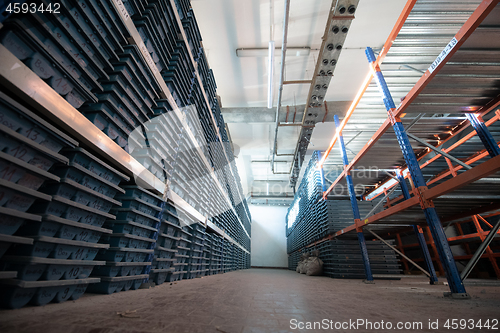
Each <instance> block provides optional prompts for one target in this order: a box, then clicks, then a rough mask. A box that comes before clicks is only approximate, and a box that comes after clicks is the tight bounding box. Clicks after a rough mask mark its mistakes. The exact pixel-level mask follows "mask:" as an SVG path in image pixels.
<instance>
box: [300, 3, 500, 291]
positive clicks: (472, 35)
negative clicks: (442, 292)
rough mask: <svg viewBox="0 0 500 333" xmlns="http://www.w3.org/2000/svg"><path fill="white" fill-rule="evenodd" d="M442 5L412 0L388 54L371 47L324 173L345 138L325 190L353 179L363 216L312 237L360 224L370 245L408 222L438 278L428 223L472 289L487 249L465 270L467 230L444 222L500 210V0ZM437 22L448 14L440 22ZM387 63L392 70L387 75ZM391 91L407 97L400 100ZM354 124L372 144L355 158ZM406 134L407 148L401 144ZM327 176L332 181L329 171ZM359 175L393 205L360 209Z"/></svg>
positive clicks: (452, 271) (455, 275) (453, 284)
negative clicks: (449, 233) (463, 233)
mask: <svg viewBox="0 0 500 333" xmlns="http://www.w3.org/2000/svg"><path fill="white" fill-rule="evenodd" d="M462 5H463V6H462ZM436 6H441V5H440V4H439V5H438V4H433V3H430V2H426V1H418V0H410V1H408V2H407V5H406V7H405V9H404V11H403V13H402V14H401V16H400V18H399V20H398V22H397V24H396V25H395V27H394V29H393V31H392V33H391V35H390V36H389V38H388V39H387V42H386V44H385V45H384V48H383V49H382V50H381V51H380V53H379V54H378V57H375V55H374V54H373V51H372V50H371V49H367V51H366V53H367V56H368V59H369V62H370V66H371V68H370V72H369V73H368V76H367V78H366V80H365V82H364V83H363V85H362V87H361V89H360V92H359V94H358V96H357V97H356V99H355V100H354V101H353V103H352V105H351V108H350V109H349V111H348V113H347V115H346V117H344V119H343V121H342V123H338V124H337V131H336V134H335V136H334V139H333V140H332V144H331V146H330V147H329V149H328V150H327V151H326V153H325V154H324V155H323V157H322V159H321V161H320V162H319V163H318V166H319V167H322V168H323V172H324V174H326V175H328V174H329V173H331V172H333V171H332V170H330V166H331V165H336V164H338V161H339V157H338V156H335V155H334V154H330V153H331V151H332V148H333V146H334V145H335V143H336V142H337V141H338V142H339V143H340V146H341V152H342V156H343V162H344V163H343V164H344V168H343V169H341V170H340V171H338V172H337V173H336V174H335V176H336V179H335V180H334V181H330V182H329V183H331V185H330V186H329V188H328V189H326V190H325V191H324V193H323V200H327V201H328V200H329V198H330V197H331V196H332V192H333V191H334V189H336V186H338V185H342V186H344V187H345V186H346V185H347V188H348V193H347V194H349V195H350V197H351V203H352V204H353V215H354V218H353V219H354V224H352V223H351V225H350V226H347V227H345V228H342V229H340V230H337V231H335V232H333V233H331V234H330V235H328V236H327V237H324V238H322V239H318V240H317V241H315V242H314V243H311V244H310V245H308V246H315V245H317V244H320V243H322V242H324V241H328V240H330V239H335V238H338V239H339V240H340V239H348V238H353V237H354V238H355V237H356V234H357V235H358V238H359V244H360V246H361V248H362V249H363V248H364V247H366V245H365V244H366V242H365V241H364V239H363V238H364V237H370V238H373V232H374V231H376V232H377V233H378V234H379V235H388V234H390V235H391V236H392V237H395V234H397V233H398V232H401V231H406V232H407V231H408V230H410V229H411V228H412V226H413V228H414V231H415V233H416V235H417V237H418V243H419V246H420V247H421V250H422V251H423V258H424V259H422V260H421V261H424V262H425V263H426V265H427V267H428V273H429V276H430V279H431V283H432V282H433V280H435V274H433V272H432V271H433V264H432V258H431V256H430V255H429V253H428V249H427V241H426V240H425V238H424V237H423V230H422V227H423V228H424V229H425V231H427V232H428V236H430V235H432V239H433V242H431V244H430V245H431V249H432V250H433V252H434V255H433V256H434V257H438V256H439V259H440V260H439V262H440V264H441V265H442V266H443V269H442V271H444V273H445V274H446V276H447V278H448V283H449V286H450V289H451V296H452V297H457V298H464V297H468V295H467V294H466V292H465V288H464V287H463V282H462V281H463V280H464V279H465V278H466V276H467V274H468V272H470V269H471V268H472V267H473V265H474V263H475V262H476V257H477V256H479V257H481V256H482V253H479V252H478V253H476V255H475V256H474V257H473V259H471V261H470V263H469V264H468V265H467V267H466V268H465V269H464V271H463V272H462V274H459V272H458V270H457V267H456V264H455V261H454V260H453V254H452V251H451V249H450V245H449V242H456V241H458V239H459V238H457V239H453V238H452V239H447V237H446V235H445V234H444V231H443V225H450V224H453V223H456V222H457V221H460V220H463V219H464V218H467V217H471V216H472V218H474V216H475V215H477V214H482V213H487V212H489V213H491V214H495V212H496V211H498V209H499V208H500V206H499V198H498V197H497V196H495V193H494V188H495V186H496V185H495V184H497V179H498V178H496V177H495V174H496V176H498V171H499V170H500V160H499V157H498V142H496V140H495V139H493V138H494V137H497V138H498V132H499V130H498V125H497V120H498V116H499V115H498V113H499V111H498V110H497V108H498V106H499V104H500V103H499V99H498V96H499V93H500V91H499V90H498V87H496V86H495V85H494V84H493V83H494V80H495V79H498V63H497V62H495V61H493V60H492V59H493V58H495V55H498V52H499V50H500V45H498V43H491V40H493V39H495V37H493V36H497V35H498V33H499V27H498V18H499V15H500V8H499V6H498V1H490V0H485V1H482V2H480V3H479V2H470V3H464V4H458V5H454V4H451V3H450V4H448V6H450V8H449V10H447V11H446V12H447V13H446V15H440V14H439V15H438V14H435V15H434V14H432V13H433V11H434V10H435V9H436ZM453 6H454V7H453ZM476 7H477V8H476ZM439 9H440V10H441V11H443V10H445V9H446V8H441V7H440V8H439ZM472 11H473V12H472ZM422 15H427V16H426V17H425V20H426V22H422ZM433 20H436V21H435V22H434V21H433ZM436 22H442V24H438V25H436V24H434V25H433V23H436ZM431 26H432V28H431ZM456 31H458V32H457V33H455V32H456ZM450 40H451V41H450ZM495 40H496V39H495ZM410 41H411V43H410ZM391 46H392V48H391ZM436 56H437V57H436ZM384 59H385V60H384ZM434 59H435V60H434ZM429 66H430V67H429ZM427 67H428V68H427ZM424 68H425V69H424ZM405 71H406V72H407V74H408V75H406V74H405V73H404V72H405ZM382 72H383V73H384V74H386V75H385V80H384V75H382ZM418 73H419V74H418ZM422 74H423V75H422ZM373 77H375V78H376V81H377V85H378V88H379V89H380V90H381V91H382V92H383V93H382V98H383V104H382V105H381V104H380V102H377V100H376V99H375V93H374V91H375V89H377V86H376V85H373V84H371V83H370V82H371V81H372V78H373ZM389 90H391V91H389ZM391 93H394V94H395V95H396V96H398V97H401V103H400V104H399V105H398V106H397V107H396V105H395V104H394V102H393V98H392V97H391ZM379 101H380V99H379ZM358 109H360V113H359V114H357V113H358V111H357V110H358ZM355 110H356V112H353V111H355ZM382 110H383V111H382ZM367 111H369V112H370V118H373V119H377V120H378V119H379V124H381V126H380V127H378V129H377V128H376V127H375V128H373V125H372V128H373V129H372V128H370V127H368V126H367V125H366V121H363V120H362V118H363V113H364V112H367ZM424 113H425V115H426V116H425V117H424ZM387 114H388V115H389V117H387ZM363 123H364V124H363ZM363 125H364V127H363ZM350 126H354V127H356V126H357V127H358V128H360V129H361V132H363V135H362V136H360V137H359V138H358V142H366V144H364V146H363V145H359V144H358V145H357V146H354V145H351V146H350V147H349V148H350V150H356V151H357V153H355V154H354V155H355V156H354V157H353V158H351V161H350V162H349V161H347V160H346V159H347V158H346V149H345V144H344V142H343V140H342V134H343V133H342V131H343V130H344V129H345V128H351V127H350ZM391 128H392V129H393V130H394V132H395V134H396V137H395V136H394V133H393V130H391ZM467 132H469V133H467ZM407 133H409V134H407ZM359 134H361V133H359ZM359 134H358V135H359ZM365 137H366V139H364V138H365ZM410 139H411V140H413V141H412V142H410ZM413 142H416V143H413ZM398 144H399V146H400V149H398V148H396V147H397V146H398ZM445 147H446V148H445ZM443 148H444V149H443ZM401 151H402V152H403V156H401ZM447 153H448V154H447ZM432 154H435V155H432ZM449 154H451V155H449ZM329 155H330V156H329ZM341 161H342V160H341ZM373 165H376V166H377V167H376V168H377V169H376V170H375V171H376V172H375V175H373V174H368V176H366V170H370V169H371V167H370V166H373ZM382 170H383V171H387V172H389V174H390V177H388V176H387V173H383V174H382V175H380V173H378V171H382ZM361 172H364V174H362V173H361ZM424 177H425V178H424ZM450 177H451V178H450ZM405 178H406V179H408V180H409V181H410V183H409V185H410V186H408V184H407V182H406V179H405ZM323 181H324V182H327V183H328V179H324V180H323ZM346 183H347V184H346ZM366 184H370V185H372V184H373V188H370V189H368V190H367V189H366V186H365V185H366ZM357 185H363V186H364V188H365V190H364V193H363V194H362V199H363V200H373V199H375V198H377V197H378V196H383V195H385V197H383V198H382V199H381V201H380V205H378V207H383V208H384V209H383V210H382V211H380V212H375V213H374V212H370V213H369V214H366V216H361V215H357V209H356V207H354V206H356V204H357V201H358V200H357V199H356V194H355V193H354V187H355V186H357ZM397 185H399V187H398V186H397ZM408 188H410V189H411V190H408ZM344 194H346V193H345V191H344ZM358 195H359V194H358ZM386 199H387V202H386ZM385 202H386V204H385V207H384V206H382V204H383V203H385ZM422 212H424V213H425V214H422ZM492 212H493V213H492ZM351 221H352V220H351ZM409 221H411V222H409ZM491 227H492V232H495V233H496V231H497V230H498V229H497V228H498V225H497V226H494V225H493V223H492V224H491ZM354 231H356V233H354ZM479 233H480V232H479ZM487 234H489V233H483V234H482V237H479V239H480V240H483V239H486V237H487V236H486V235H487ZM360 236H364V237H360ZM429 239H430V237H429ZM483 245H487V244H483ZM413 246H415V245H413ZM490 251H491V249H490ZM490 251H488V253H487V254H486V256H487V257H488V258H490V260H491V258H496V257H495V254H494V253H492V252H490ZM362 252H364V251H362ZM363 257H364V264H365V267H366V268H365V277H366V278H367V280H371V279H372V274H371V270H370V260H369V258H368V256H367V255H364V256H363ZM293 261H294V260H291V262H293ZM440 270H441V269H440Z"/></svg>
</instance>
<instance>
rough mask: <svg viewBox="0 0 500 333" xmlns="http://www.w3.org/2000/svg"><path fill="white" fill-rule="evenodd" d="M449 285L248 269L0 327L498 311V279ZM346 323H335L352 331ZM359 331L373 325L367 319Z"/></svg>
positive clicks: (98, 327) (210, 326) (50, 310)
mask: <svg viewBox="0 0 500 333" xmlns="http://www.w3.org/2000/svg"><path fill="white" fill-rule="evenodd" d="M447 290H448V287H446V286H444V285H438V286H431V285H429V284H428V283H427V281H426V279H424V278H421V277H418V278H413V277H412V278H405V279H404V280H401V281H379V280H378V281H376V284H374V285H367V284H364V283H362V282H361V281H360V280H338V279H330V278H327V277H308V276H305V275H301V274H297V273H295V272H291V271H287V270H271V269H250V270H243V271H235V272H230V273H226V274H221V275H215V276H209V277H204V278H201V279H194V280H187V281H181V282H179V283H174V284H172V285H170V284H169V283H166V284H163V285H160V286H157V287H155V288H151V289H143V290H136V291H127V292H120V293H117V294H113V295H93V294H85V295H84V296H83V297H82V298H80V299H79V300H77V301H69V302H66V303H61V304H49V305H46V306H43V307H32V306H28V307H25V308H23V309H20V310H0V332H2V333H7V332H41V333H44V332H65V333H73V332H74V333H80V332H81V333H87V332H88V333H104V332H175V333H178V332H179V333H180V332H203V333H204V332H219V333H220V332H222V333H224V332H226V333H233V332H234V333H236V332H299V331H305V330H299V329H293V328H295V326H298V325H299V322H308V321H309V322H314V321H322V320H323V319H327V320H332V321H333V323H334V324H333V325H335V322H338V324H337V325H342V323H344V322H349V320H351V321H354V322H355V321H356V320H358V319H365V320H368V321H371V322H372V325H375V326H373V327H374V328H376V325H377V324H376V322H378V323H380V322H381V321H382V320H383V321H384V325H387V322H391V323H392V324H393V325H396V324H397V323H398V322H422V329H418V330H404V329H403V330H396V329H393V330H392V332H412V331H415V332H442V331H448V330H447V329H445V328H443V325H444V323H445V322H446V320H447V319H474V320H475V321H476V322H477V320H478V319H482V320H483V322H484V320H486V319H490V321H491V319H497V320H498V319H500V318H499V317H500V287H495V286H489V287H482V286H470V287H468V288H467V291H468V292H469V293H470V294H471V295H472V298H471V299H470V300H450V299H447V298H444V297H443V292H444V291H447ZM127 311H128V314H127ZM120 313H122V314H124V315H120ZM429 319H430V320H431V321H432V322H435V321H436V320H439V322H438V325H439V329H434V330H433V329H429V327H428V326H429ZM291 320H292V326H291ZM293 320H296V321H297V322H295V321H293ZM295 324H296V325H295ZM304 325H306V323H304ZM345 325H346V324H344V329H342V328H340V327H341V326H338V328H340V329H338V330H335V329H333V330H331V331H337V332H343V331H346V330H347V329H345V328H346V326H345ZM499 326H500V324H499ZM333 327H334V328H335V326H333ZM350 327H351V328H352V326H350ZM384 327H386V326H384ZM497 328H498V326H497ZM326 331H328V330H321V329H317V330H307V332H326ZM358 331H360V332H367V331H371V330H370V329H369V326H368V329H367V327H366V326H364V324H363V325H360V326H359V328H358ZM385 331H387V330H382V329H379V330H377V332H385ZM463 331H480V332H485V331H488V330H485V329H482V330H478V329H474V330H463Z"/></svg>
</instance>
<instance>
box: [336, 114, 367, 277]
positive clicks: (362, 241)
mask: <svg viewBox="0 0 500 333" xmlns="http://www.w3.org/2000/svg"><path fill="white" fill-rule="evenodd" d="M333 119H334V121H335V127H336V129H337V131H339V133H338V134H339V135H338V139H339V143H340V152H341V154H342V162H343V163H344V168H346V167H347V166H348V165H349V160H348V159H347V152H346V150H345V144H344V136H343V135H342V132H340V120H339V117H338V116H337V115H334V116H333ZM345 179H346V182H347V189H348V191H349V198H350V199H351V207H352V214H353V215H354V223H355V224H356V232H357V233H358V242H359V247H360V249H361V257H362V258H363V264H364V266H365V275H366V280H365V282H366V283H373V275H372V269H371V267H370V258H369V257H368V250H367V249H366V242H365V235H364V234H363V229H362V228H361V226H360V225H361V217H360V215H359V207H358V202H357V201H356V193H355V192H354V184H353V181H352V176H351V174H350V173H349V172H348V173H347V175H346V177H345Z"/></svg>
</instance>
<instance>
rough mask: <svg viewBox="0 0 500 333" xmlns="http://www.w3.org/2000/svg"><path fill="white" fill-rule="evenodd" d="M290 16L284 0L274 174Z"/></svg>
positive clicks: (272, 168)
mask: <svg viewBox="0 0 500 333" xmlns="http://www.w3.org/2000/svg"><path fill="white" fill-rule="evenodd" d="M289 16H290V0H285V17H284V18H283V42H282V45H281V69H280V85H279V91H278V105H277V106H276V125H275V126H276V128H275V130H274V144H273V157H272V160H271V171H272V173H273V174H274V173H275V172H274V157H275V156H276V148H277V146H278V128H279V112H280V108H281V97H282V95H283V82H284V80H285V56H286V44H287V39H288V17H289Z"/></svg>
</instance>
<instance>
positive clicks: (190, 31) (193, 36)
mask: <svg viewBox="0 0 500 333" xmlns="http://www.w3.org/2000/svg"><path fill="white" fill-rule="evenodd" d="M182 27H183V28H184V32H185V33H186V38H187V42H188V45H189V49H190V50H191V54H192V55H193V58H195V60H198V57H199V54H200V50H201V34H200V30H199V28H198V23H197V22H196V18H195V16H194V11H193V9H191V8H190V9H189V11H188V12H187V16H186V17H185V18H184V19H183V20H182ZM207 67H208V66H207ZM198 70H199V68H198Z"/></svg>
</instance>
